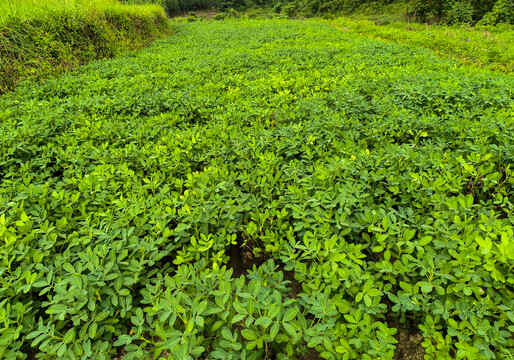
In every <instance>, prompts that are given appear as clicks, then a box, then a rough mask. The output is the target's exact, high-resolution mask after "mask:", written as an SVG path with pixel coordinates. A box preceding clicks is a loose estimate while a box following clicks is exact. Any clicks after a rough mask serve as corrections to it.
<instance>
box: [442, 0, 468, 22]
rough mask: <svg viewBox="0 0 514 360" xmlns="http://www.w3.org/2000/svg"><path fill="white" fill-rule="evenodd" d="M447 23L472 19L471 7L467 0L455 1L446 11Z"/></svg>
mask: <svg viewBox="0 0 514 360" xmlns="http://www.w3.org/2000/svg"><path fill="white" fill-rule="evenodd" d="M447 21H448V23H449V24H456V23H468V24H469V23H471V22H472V21H473V7H472V6H471V4H470V3H468V2H456V3H455V4H453V6H452V9H451V10H450V11H449V13H448V20H447Z"/></svg>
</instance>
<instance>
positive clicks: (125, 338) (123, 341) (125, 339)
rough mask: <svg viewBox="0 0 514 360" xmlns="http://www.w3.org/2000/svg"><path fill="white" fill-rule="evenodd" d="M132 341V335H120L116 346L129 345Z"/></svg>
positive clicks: (115, 343)
mask: <svg viewBox="0 0 514 360" xmlns="http://www.w3.org/2000/svg"><path fill="white" fill-rule="evenodd" d="M131 342H132V337H131V336H129V335H120V336H119V337H118V340H116V341H115V342H114V344H113V345H114V346H122V345H128V344H130V343H131Z"/></svg>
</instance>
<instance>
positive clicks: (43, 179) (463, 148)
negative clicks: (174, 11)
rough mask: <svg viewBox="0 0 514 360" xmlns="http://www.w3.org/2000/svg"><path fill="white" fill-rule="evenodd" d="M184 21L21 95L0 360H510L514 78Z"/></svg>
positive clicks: (0, 255)
mask: <svg viewBox="0 0 514 360" xmlns="http://www.w3.org/2000/svg"><path fill="white" fill-rule="evenodd" d="M176 29H177V31H176V35H174V36H173V37H171V38H169V39H166V40H162V41H159V42H157V43H155V44H154V45H153V46H152V47H151V48H149V49H147V50H144V51H141V52H138V53H130V54H126V55H123V56H121V57H119V58H116V59H112V60H103V61H98V62H94V63H92V64H90V65H88V66H86V67H84V68H82V69H81V70H80V71H75V72H71V73H67V74H64V75H63V76H61V77H59V78H55V79H51V80H48V81H45V82H43V83H42V84H41V85H36V84H30V83H26V84H24V85H23V86H21V87H19V88H17V89H16V90H15V91H14V92H12V93H9V94H7V95H4V96H3V97H1V98H0V138H1V139H2V142H1V143H0V178H1V179H2V182H1V185H0V239H1V243H0V246H1V250H0V274H1V277H0V326H1V327H0V357H3V358H8V359H23V358H26V357H27V356H30V357H33V356H37V357H38V358H40V359H55V358H60V359H86V358H87V359H110V358H113V357H114V356H123V358H124V359H125V360H129V359H148V358H150V356H153V358H154V359H155V358H158V357H167V358H168V359H174V360H176V359H196V358H198V359H199V358H201V359H205V358H207V359H302V358H309V356H310V358H325V359H393V358H399V356H400V355H399V353H398V351H399V350H398V349H399V348H400V347H401V346H402V344H401V343H400V344H399V343H398V340H401V341H403V339H404V337H405V334H406V333H405V332H406V331H407V332H410V334H412V335H413V336H412V338H417V337H418V338H420V339H421V340H420V342H422V344H421V345H422V347H420V346H419V345H420V344H419V343H417V344H415V347H416V346H417V347H418V350H417V351H420V352H424V354H425V359H454V358H458V359H511V358H512V354H513V352H514V339H513V337H512V333H513V332H514V311H513V309H514V296H513V286H514V276H513V268H514V246H513V242H514V236H513V234H514V230H513V224H514V215H513V211H514V206H513V204H512V197H513V196H514V175H513V169H512V164H513V162H514V145H513V144H514V126H513V125H514V124H513V122H514V119H513V116H512V114H513V110H514V99H513V94H512V89H513V88H514V86H513V85H514V78H513V76H512V75H508V74H502V73H493V72H490V71H486V70H481V69H474V68H469V67H467V68H463V67H460V66H459V65H458V64H457V63H455V62H452V61H449V60H442V59H439V58H437V57H435V56H433V53H431V52H429V51H425V50H421V49H417V48H412V47H408V46H405V45H400V44H394V43H385V42H378V41H374V40H370V39H367V38H365V37H359V36H355V35H354V34H349V33H348V32H342V31H340V30H338V29H336V28H335V27H331V26H329V25H326V24H320V23H315V22H292V21H232V22H199V23H190V24H187V23H185V24H177V25H176ZM398 329H401V334H399V332H398ZM399 335H402V336H399ZM420 349H421V350H420ZM395 352H396V353H395ZM404 358H405V357H404Z"/></svg>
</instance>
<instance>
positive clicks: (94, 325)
mask: <svg viewBox="0 0 514 360" xmlns="http://www.w3.org/2000/svg"><path fill="white" fill-rule="evenodd" d="M97 329H98V324H97V323H95V322H94V323H91V325H89V329H88V334H89V337H90V338H91V339H94V338H95V336H96V330H97Z"/></svg>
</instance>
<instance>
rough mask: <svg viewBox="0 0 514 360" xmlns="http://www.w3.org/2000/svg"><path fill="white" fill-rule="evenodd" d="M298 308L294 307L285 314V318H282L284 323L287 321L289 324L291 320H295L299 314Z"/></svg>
mask: <svg viewBox="0 0 514 360" xmlns="http://www.w3.org/2000/svg"><path fill="white" fill-rule="evenodd" d="M298 310H299V309H298V308H297V307H293V308H291V309H289V310H287V311H286V312H285V313H284V316H283V317H282V321H285V322H289V321H291V320H293V319H294V318H295V317H296V315H297V314H298Z"/></svg>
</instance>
